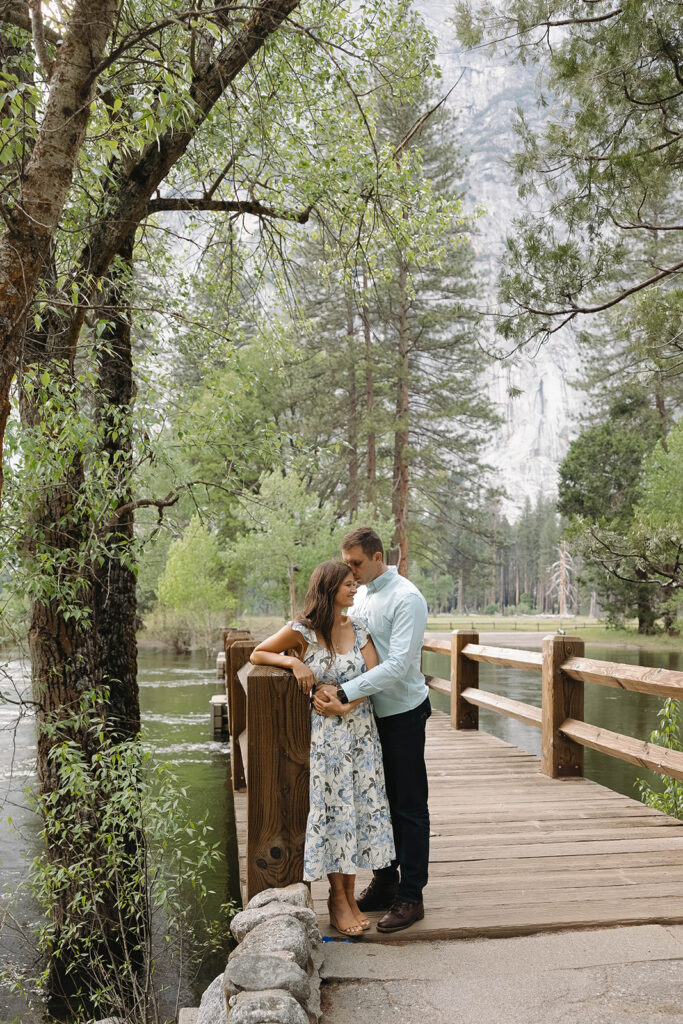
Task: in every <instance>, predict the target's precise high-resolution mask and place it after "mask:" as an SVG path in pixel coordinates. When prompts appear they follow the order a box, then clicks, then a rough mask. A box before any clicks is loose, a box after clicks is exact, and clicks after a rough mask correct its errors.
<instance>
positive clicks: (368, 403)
mask: <svg viewBox="0 0 683 1024" xmlns="http://www.w3.org/2000/svg"><path fill="white" fill-rule="evenodd" d="M367 285H368V282H367V278H366V275H365V271H363V295H365V290H366V288H367ZM361 315H362V318H363V340H364V342H365V418H366V422H367V424H368V442H367V450H368V454H367V471H366V476H367V481H368V502H369V504H370V507H371V508H372V517H373V519H376V518H377V438H376V432H375V430H376V428H375V366H374V362H373V353H372V335H371V333H370V312H369V310H368V307H367V303H366V302H365V301H364V302H363V306H362V310H361Z"/></svg>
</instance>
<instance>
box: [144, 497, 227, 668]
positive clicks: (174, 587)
mask: <svg viewBox="0 0 683 1024" xmlns="http://www.w3.org/2000/svg"><path fill="white" fill-rule="evenodd" d="M157 591H158V594H159V600H160V601H161V603H162V604H163V605H165V606H166V607H168V608H172V609H173V610H174V611H176V612H178V613H180V615H181V616H183V617H185V618H186V619H187V620H189V623H190V625H193V626H194V628H195V629H196V630H198V631H199V630H200V631H201V632H202V634H203V637H204V643H205V647H206V649H207V650H210V649H211V641H212V634H213V633H214V631H215V629H216V628H218V627H220V626H222V625H224V624H225V622H226V621H227V618H229V616H230V613H231V609H232V608H234V597H231V596H230V594H229V592H228V583H227V580H226V578H225V568H224V565H223V559H222V556H221V550H220V546H219V543H218V540H217V538H216V536H215V534H213V533H212V532H211V531H210V530H209V528H208V526H207V525H206V524H205V523H203V522H202V521H201V519H200V518H199V516H197V515H195V516H193V518H192V519H191V520H190V523H189V525H188V526H187V527H186V529H185V530H184V532H183V535H182V537H180V538H179V539H178V540H176V541H174V543H173V544H171V547H170V549H169V552H168V558H167V560H166V566H165V568H164V571H163V573H162V575H161V578H160V580H159V583H158V587H157Z"/></svg>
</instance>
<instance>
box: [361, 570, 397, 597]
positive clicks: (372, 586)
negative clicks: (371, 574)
mask: <svg viewBox="0 0 683 1024" xmlns="http://www.w3.org/2000/svg"><path fill="white" fill-rule="evenodd" d="M396 576H398V568H397V567H396V566H395V565H390V566H389V568H388V569H387V571H386V572H383V573H382V574H381V575H380V576H377V577H375V579H374V580H371V582H370V583H368V584H367V592H368V594H376V593H377V591H378V590H381V589H382V587H386V585H387V584H388V583H389V581H390V580H392V579H394V578H395V577H396Z"/></svg>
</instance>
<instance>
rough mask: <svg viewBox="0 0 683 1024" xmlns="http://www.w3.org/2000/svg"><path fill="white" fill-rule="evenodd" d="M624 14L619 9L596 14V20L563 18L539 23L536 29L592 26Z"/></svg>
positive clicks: (621, 9)
mask: <svg viewBox="0 0 683 1024" xmlns="http://www.w3.org/2000/svg"><path fill="white" fill-rule="evenodd" d="M619 14H623V7H617V9H616V10H615V11H610V12H609V13H608V14H596V15H595V17H594V18H563V19H562V20H561V21H537V22H536V24H535V26H534V27H535V28H558V27H559V26H561V25H591V24H594V23H595V22H598V21H608V20H609V19H610V18H616V17H617V16H618V15H619Z"/></svg>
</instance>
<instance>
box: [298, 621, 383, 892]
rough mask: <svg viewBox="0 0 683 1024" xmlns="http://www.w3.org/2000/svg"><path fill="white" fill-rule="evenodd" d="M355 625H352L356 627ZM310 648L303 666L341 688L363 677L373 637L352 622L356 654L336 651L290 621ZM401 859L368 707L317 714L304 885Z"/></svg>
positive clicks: (314, 718) (313, 716)
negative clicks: (397, 856) (367, 648)
mask: <svg viewBox="0 0 683 1024" xmlns="http://www.w3.org/2000/svg"><path fill="white" fill-rule="evenodd" d="M352 621H353V620H352ZM289 625H290V626H291V627H292V629H295V630H297V632H299V633H301V635H302V636H303V638H304V640H305V641H306V643H307V644H308V647H307V648H306V654H305V655H304V658H303V660H304V662H305V663H306V664H307V665H309V666H310V667H311V669H312V670H313V673H314V675H315V678H316V679H317V681H318V682H320V683H334V685H335V686H341V685H342V684H343V683H345V682H347V681H348V680H349V679H353V677H354V676H357V675H359V674H360V673H361V672H364V671H365V661H364V659H363V655H362V654H361V648H362V647H364V646H365V645H366V644H367V642H368V639H369V636H368V632H367V630H366V629H365V627H364V626H362V625H361V624H360V623H358V622H353V628H354V630H355V634H356V642H355V644H354V646H353V647H352V648H351V650H350V651H347V652H346V653H345V654H337V655H336V657H335V658H333V659H332V660H331V662H330V652H329V651H328V650H327V649H326V648H325V647H323V646H322V645H321V644H320V643H318V640H317V638H316V635H315V633H314V632H313V630H311V629H308V628H307V627H306V626H302V625H301V623H300V622H290V623H289ZM394 857H395V851H394V836H393V831H392V827H391V817H390V815H389V804H388V801H387V794H386V788H385V785H384V768H383V767H382V748H381V746H380V742H379V736H378V735H377V726H376V725H375V719H374V715H373V713H372V706H371V704H370V701H369V700H364V701H363V703H362V704H359V705H358V706H357V707H355V708H353V710H352V711H349V712H348V713H347V714H346V715H343V716H342V715H330V716H329V717H325V716H323V715H318V714H316V712H315V711H314V710H313V709H311V781H310V810H309V813H308V822H307V825H306V843H305V847H304V879H305V880H306V881H307V882H313V881H315V880H316V879H317V878H323V877H324V876H325V875H327V874H329V873H330V872H332V871H341V872H342V873H343V874H345V875H355V874H356V872H357V871H358V868H383V867H386V866H387V865H388V864H389V862H390V861H391V860H393V858H394Z"/></svg>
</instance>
